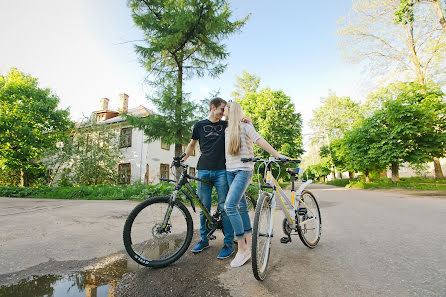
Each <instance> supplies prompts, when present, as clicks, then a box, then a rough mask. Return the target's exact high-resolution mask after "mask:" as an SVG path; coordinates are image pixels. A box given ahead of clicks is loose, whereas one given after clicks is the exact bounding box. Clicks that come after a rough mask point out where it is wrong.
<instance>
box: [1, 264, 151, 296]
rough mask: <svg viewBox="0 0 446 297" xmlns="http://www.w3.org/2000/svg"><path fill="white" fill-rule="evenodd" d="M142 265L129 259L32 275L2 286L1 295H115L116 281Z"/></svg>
mask: <svg viewBox="0 0 446 297" xmlns="http://www.w3.org/2000/svg"><path fill="white" fill-rule="evenodd" d="M142 267H143V266H140V265H138V264H136V263H135V262H134V261H133V260H131V259H127V258H126V259H121V260H117V261H115V262H113V263H111V264H108V265H106V266H104V267H100V268H96V269H92V270H87V271H80V272H73V273H71V274H68V275H44V276H32V277H30V278H28V279H23V280H21V281H20V282H19V283H17V284H15V285H12V286H3V287H0V297H66V296H70V297H81V296H82V297H84V296H85V297H114V296H115V294H114V292H115V287H116V284H117V281H118V280H120V279H121V278H122V276H123V275H124V273H127V272H132V271H136V270H138V269H141V268H142Z"/></svg>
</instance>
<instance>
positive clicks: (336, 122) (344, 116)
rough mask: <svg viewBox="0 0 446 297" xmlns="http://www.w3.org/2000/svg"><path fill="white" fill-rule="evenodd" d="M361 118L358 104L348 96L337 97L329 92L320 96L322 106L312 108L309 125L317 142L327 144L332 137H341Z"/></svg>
mask: <svg viewBox="0 0 446 297" xmlns="http://www.w3.org/2000/svg"><path fill="white" fill-rule="evenodd" d="M360 119H361V113H360V108H359V104H358V103H356V102H354V101H353V100H351V99H350V97H337V96H336V94H334V93H332V92H329V94H328V96H327V97H326V98H322V106H321V107H319V108H317V109H315V110H313V118H312V119H311V121H310V127H311V128H312V129H313V131H314V136H315V137H316V138H319V139H320V140H319V142H321V143H325V144H327V141H328V142H330V143H331V141H332V140H333V139H337V138H342V137H343V136H344V134H345V132H347V131H349V130H351V128H352V127H353V126H354V124H355V123H356V122H358V121H359V120H360Z"/></svg>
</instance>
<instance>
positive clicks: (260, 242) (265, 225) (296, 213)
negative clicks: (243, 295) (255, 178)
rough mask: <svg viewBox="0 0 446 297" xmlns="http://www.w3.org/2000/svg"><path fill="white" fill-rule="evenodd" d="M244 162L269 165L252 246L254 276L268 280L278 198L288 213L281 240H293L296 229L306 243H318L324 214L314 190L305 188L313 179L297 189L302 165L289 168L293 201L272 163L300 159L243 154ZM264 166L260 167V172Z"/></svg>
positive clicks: (261, 191) (294, 161) (261, 188)
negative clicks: (277, 178) (272, 169)
mask: <svg viewBox="0 0 446 297" xmlns="http://www.w3.org/2000/svg"><path fill="white" fill-rule="evenodd" d="M242 162H261V163H263V164H264V165H265V172H264V176H265V178H264V182H263V183H261V182H260V180H259V198H258V200H257V206H256V210H255V215H254V223H253V231H252V248H251V255H252V256H251V257H252V271H253V273H254V277H255V278H256V279H257V280H264V279H265V277H266V271H267V266H268V259H269V255H270V248H271V241H272V238H273V236H274V216H275V210H276V201H279V203H278V204H279V205H280V208H281V209H282V211H283V214H284V216H285V218H284V220H283V222H282V229H283V231H284V233H285V235H287V236H286V237H282V238H281V239H280V242H281V243H289V242H291V235H294V234H292V232H293V231H295V232H297V234H298V235H299V238H300V240H301V241H302V243H303V244H304V245H305V246H307V247H309V248H314V247H316V245H317V244H318V242H319V240H320V237H321V232H322V221H321V214H320V210H319V205H318V203H317V201H316V198H315V197H314V195H313V194H312V193H311V192H309V191H308V190H305V188H306V187H307V186H308V185H309V184H310V183H311V182H312V180H308V181H306V182H305V183H303V184H302V185H301V186H300V187H299V189H298V190H297V193H296V191H295V187H294V182H295V180H296V176H298V175H299V174H300V173H301V170H300V168H287V172H288V173H289V174H290V175H291V201H290V200H289V199H288V197H287V195H286V194H285V193H284V191H283V190H282V188H281V187H280V185H279V184H278V182H277V181H276V179H275V178H274V176H273V174H272V171H271V166H272V164H277V163H278V162H281V163H284V162H288V163H296V164H299V163H300V160H288V159H283V158H279V159H276V158H270V159H259V158H243V159H242ZM277 165H278V164H277ZM260 167H261V166H259V167H258V173H259V171H260ZM279 173H280V172H279ZM259 179H260V178H259ZM264 189H268V190H269V191H271V192H268V191H266V190H265V191H264ZM296 197H297V199H296Z"/></svg>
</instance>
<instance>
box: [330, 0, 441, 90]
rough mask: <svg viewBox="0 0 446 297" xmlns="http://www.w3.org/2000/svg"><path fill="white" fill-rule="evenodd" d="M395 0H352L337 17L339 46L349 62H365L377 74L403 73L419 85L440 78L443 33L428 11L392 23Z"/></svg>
mask: <svg viewBox="0 0 446 297" xmlns="http://www.w3.org/2000/svg"><path fill="white" fill-rule="evenodd" d="M399 4H400V1H399V0H379V1H378V0H354V2H353V8H352V11H351V12H350V13H349V15H348V16H347V17H344V18H341V19H340V20H339V25H340V28H339V30H338V31H337V33H338V34H339V35H340V37H341V47H342V48H343V50H344V54H345V55H346V57H347V58H349V59H350V60H351V61H354V62H358V61H366V62H368V64H369V67H368V69H370V70H372V71H375V72H377V73H379V74H386V75H389V74H390V75H395V74H400V75H406V76H408V80H409V81H414V80H417V81H418V82H419V83H421V84H423V83H425V82H427V81H429V80H433V81H435V82H439V81H441V79H442V78H443V77H444V73H445V63H444V55H445V52H446V43H445V36H446V35H444V34H442V31H441V27H440V26H439V25H438V23H437V22H436V21H434V20H433V18H434V16H433V13H432V11H430V10H421V9H420V10H417V11H416V12H417V17H416V18H415V19H412V20H411V19H408V20H407V22H401V23H399V24H395V23H394V12H395V10H396V9H397V8H398V6H399Z"/></svg>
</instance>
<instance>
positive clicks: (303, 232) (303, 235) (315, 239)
mask: <svg viewBox="0 0 446 297" xmlns="http://www.w3.org/2000/svg"><path fill="white" fill-rule="evenodd" d="M305 197H306V198H305ZM301 198H302V199H303V200H304V201H305V203H306V204H307V205H309V204H310V203H308V202H309V201H310V200H311V201H312V205H313V209H312V210H311V211H312V213H317V217H316V218H315V220H314V222H315V224H314V226H312V228H307V226H306V224H305V225H304V226H301V223H302V222H303V221H305V220H307V219H311V218H309V217H308V213H307V214H306V215H305V216H300V215H299V216H298V222H297V226H296V229H297V233H298V234H299V238H300V240H301V241H302V243H303V244H304V245H305V246H307V247H309V248H311V249H312V248H314V247H316V245H317V244H318V243H319V240H320V239H321V233H322V219H321V212H320V209H319V204H318V203H317V201H316V198H315V197H314V195H313V194H312V193H311V192H310V191H303V192H302V194H301ZM298 203H299V204H301V202H300V201H298ZM310 215H312V214H310ZM310 227H311V226H310ZM309 230H314V233H313V235H312V238H311V240H310V236H308V235H307V233H308V231H309Z"/></svg>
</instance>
